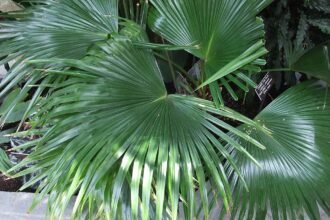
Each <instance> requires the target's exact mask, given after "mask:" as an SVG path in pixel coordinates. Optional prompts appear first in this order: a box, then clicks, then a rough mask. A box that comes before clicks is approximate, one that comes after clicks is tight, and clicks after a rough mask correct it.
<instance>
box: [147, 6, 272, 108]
mask: <svg viewBox="0 0 330 220" xmlns="http://www.w3.org/2000/svg"><path fill="white" fill-rule="evenodd" d="M270 2H271V1H270V0H258V1H236V0H234V1H232V0H221V1H218V0H203V1H202V0H197V1H190V0H184V1H174V0H170V1H162V0H152V1H151V3H152V4H153V5H154V7H155V9H154V10H151V13H150V18H149V25H150V27H151V29H153V30H154V31H156V32H157V33H159V34H160V35H161V36H162V37H164V38H165V39H166V40H168V41H169V42H171V43H173V44H175V45H191V44H196V45H198V48H197V49H192V50H188V51H189V52H190V53H192V54H193V55H195V56H197V57H199V58H201V59H202V60H204V62H205V73H203V74H205V76H206V77H207V78H211V79H210V80H208V81H206V83H207V84H209V83H211V82H214V81H216V80H218V79H220V81H221V83H222V84H224V85H225V87H226V88H227V89H228V86H229V85H228V83H226V81H227V79H226V78H224V77H225V76H227V75H228V74H230V73H232V72H235V71H237V70H239V69H240V68H243V67H246V68H245V70H247V72H249V71H250V72H254V71H253V70H256V68H255V67H252V66H250V67H249V65H248V64H251V63H252V62H253V61H255V60H256V59H257V58H259V57H261V56H262V55H264V54H265V53H266V50H265V49H264V48H263V43H262V42H260V40H261V39H263V37H264V36H263V34H264V30H263V23H262V21H261V20H260V19H256V15H257V14H258V13H259V12H260V11H261V10H262V9H263V8H264V7H265V6H266V5H267V4H269V3H270ZM234 61H235V62H234ZM257 71H258V68H257ZM234 76H235V75H234ZM203 85H205V84H203ZM226 85H228V86H226ZM229 90H230V89H229ZM211 91H212V94H213V98H214V100H215V101H216V102H217V103H218V102H219V101H221V100H222V98H221V92H220V90H219V86H218V84H217V83H213V84H211Z"/></svg>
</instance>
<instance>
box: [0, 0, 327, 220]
mask: <svg viewBox="0 0 330 220" xmlns="http://www.w3.org/2000/svg"><path fill="white" fill-rule="evenodd" d="M271 2H272V1H271V0H253V1H251V0H181V1H177V0H166V1H165V0H150V1H144V0H143V1H142V0H141V1H136V2H134V1H121V0H44V1H33V0H30V1H24V3H23V2H22V4H24V6H25V7H26V9H25V10H24V11H21V12H13V13H9V14H4V15H3V16H4V17H5V18H7V19H5V20H3V21H1V22H0V57H3V59H1V61H0V64H5V63H8V62H11V63H13V65H12V66H11V69H10V70H9V71H8V73H7V75H6V77H5V78H4V79H3V80H2V81H1V83H0V97H1V98H3V103H2V106H1V108H0V123H1V124H2V125H3V126H5V125H7V124H8V123H15V122H17V124H16V125H17V131H16V132H13V131H12V130H11V131H10V132H8V131H5V133H3V134H4V136H3V137H4V138H8V137H15V138H18V137H29V138H28V141H26V142H25V143H23V144H21V145H19V146H16V147H15V148H14V149H11V150H17V151H19V150H25V149H28V150H29V151H31V153H30V154H29V155H28V156H27V157H26V158H25V159H24V160H23V161H21V162H19V163H17V164H13V163H12V162H11V161H10V160H9V159H8V157H7V155H6V153H5V152H4V151H2V150H0V171H1V172H3V173H5V174H6V175H8V176H11V177H18V176H24V175H26V174H34V177H33V178H32V179H31V180H30V181H29V182H28V183H26V184H25V185H24V186H23V187H22V189H24V188H27V187H29V186H31V185H33V184H35V183H37V182H39V187H38V190H37V195H36V200H35V203H34V204H33V205H32V208H33V207H34V206H35V205H36V204H37V203H38V202H39V201H40V200H41V199H42V198H44V197H45V196H46V195H49V202H48V205H49V213H48V214H49V217H50V218H53V219H60V218H62V216H63V214H64V211H65V208H66V206H67V205H68V203H69V201H70V200H71V199H72V198H73V197H74V196H77V199H76V201H75V206H74V209H73V213H72V218H73V219H81V218H87V219H111V220H112V219H199V218H204V219H211V218H212V216H214V214H218V215H219V216H220V217H223V216H224V215H225V214H230V215H231V218H232V219H234V218H236V217H238V218H240V219H242V218H243V217H247V218H248V219H265V218H266V215H267V212H268V211H270V212H271V214H272V216H273V218H274V219H296V218H304V216H305V217H306V215H307V216H308V217H309V218H311V219H319V218H320V213H319V207H320V208H322V209H323V210H324V211H325V212H327V213H328V214H329V213H330V206H329V205H330V200H329V198H330V191H329V187H328V183H329V182H330V168H329V166H328V165H329V162H330V149H329V146H328V145H329V142H330V137H329V131H330V108H329V104H330V96H328V86H327V84H326V83H327V82H329V81H330V52H329V49H328V47H329V43H324V44H320V45H319V46H316V47H314V46H315V45H312V44H310V45H309V46H308V47H304V46H302V45H304V44H305V43H306V42H309V35H306V33H307V26H308V24H310V25H313V26H317V27H319V28H320V29H321V31H324V32H325V35H324V36H327V35H326V32H327V30H326V27H323V26H322V24H324V22H326V21H323V20H322V21H316V20H315V19H316V18H314V17H313V18H312V16H313V13H312V14H311V15H310V16H311V17H308V16H307V15H306V14H304V13H303V12H301V18H300V19H299V21H293V23H294V22H296V23H297V24H298V25H297V28H296V29H295V30H294V31H293V32H294V33H289V34H288V33H286V31H291V29H290V28H289V23H290V22H291V19H290V18H291V16H289V17H288V16H286V17H283V18H282V19H283V20H281V21H279V23H274V24H273V25H275V26H276V25H278V27H280V29H278V32H279V33H277V34H276V35H274V36H275V37H276V40H277V41H273V42H275V43H274V44H267V47H269V48H268V49H269V50H270V56H269V57H270V58H269V57H268V60H269V59H270V60H271V62H268V66H267V68H274V66H275V67H276V65H277V64H278V65H279V66H278V67H279V68H281V69H283V68H284V69H285V70H281V71H285V72H286V76H288V77H289V78H290V79H293V80H294V82H293V83H292V84H291V83H287V84H286V86H287V87H288V85H294V84H296V83H297V82H296V77H295V74H294V72H300V73H301V74H307V75H308V78H309V79H310V80H306V82H303V83H301V84H299V85H297V86H293V87H292V88H290V89H289V90H287V91H286V92H284V93H283V94H281V95H280V96H279V97H278V98H277V99H275V100H273V101H272V102H271V103H270V104H269V105H268V107H266V108H265V109H263V110H262V111H260V112H258V113H257V116H256V117H255V118H253V119H252V118H249V117H247V116H244V115H243V114H242V113H238V112H237V111H235V110H233V109H232V108H231V107H234V106H228V103H232V100H235V101H239V102H245V101H246V98H247V94H248V93H249V91H253V88H255V87H256V86H257V84H256V83H257V82H256V80H255V79H256V78H258V77H257V76H258V75H261V72H263V71H264V70H263V69H264V68H265V67H264V65H266V64H267V62H266V60H267V59H266V58H267V57H266V54H267V53H268V51H267V49H266V46H265V36H264V34H265V29H264V22H263V20H262V19H261V18H260V17H258V16H259V15H260V13H261V12H262V11H263V10H264V9H265V8H266V7H267V6H269V4H270V3H271ZM283 2H284V1H278V2H277V3H276V4H278V5H279V6H277V7H278V10H283V7H282V6H283V5H282V4H284V3H283ZM273 4H275V3H273ZM302 4H305V5H303V6H302V7H306V8H311V9H312V10H322V11H324V13H328V11H327V7H328V5H327V3H326V2H324V1H321V0H320V1H318V3H317V2H316V1H315V2H313V3H310V4H309V2H303V3H302ZM270 7H272V6H270ZM284 8H285V7H284ZM266 10H268V9H266ZM264 13H265V14H266V15H264V16H265V17H267V12H264ZM276 13H277V14H276V16H279V15H280V14H281V13H280V12H279V11H276ZM266 21H267V19H266ZM268 22H271V20H268ZM317 22H319V23H317ZM290 24H291V23H290ZM267 25H270V23H268V24H267ZM267 27H268V28H267V29H269V26H267ZM267 29H266V30H267ZM282 34H283V36H282ZM279 36H280V37H279ZM285 37H288V38H285ZM274 57H277V59H278V62H275V64H274V63H272V61H273V60H276V58H274ZM284 60H285V61H284ZM197 61H198V64H197V65H195V63H196V62H197ZM196 66H198V68H197V69H198V70H196ZM191 68H193V69H195V71H189V70H191ZM276 71H279V70H276ZM305 78H306V79H307V77H305ZM315 78H319V79H322V80H324V82H325V83H321V82H319V81H317V80H315ZM280 80H282V79H280ZM278 84H279V86H278V88H281V89H282V88H283V87H282V81H280V83H278ZM325 84H326V85H325ZM281 89H278V93H280V91H281ZM252 104H253V103H252ZM239 110H241V109H239ZM248 111H249V110H248ZM251 111H255V109H251ZM249 116H250V114H249ZM233 121H234V122H233ZM26 123H27V124H28V125H29V126H27V127H26V128H23V127H24V126H23V125H24V124H26ZM8 133H11V135H9V136H8ZM5 141H6V140H5ZM198 198H200V201H201V202H196V201H197V200H198ZM218 201H220V204H221V206H222V211H221V212H220V213H219V212H218V209H219V206H218V205H217V204H218Z"/></svg>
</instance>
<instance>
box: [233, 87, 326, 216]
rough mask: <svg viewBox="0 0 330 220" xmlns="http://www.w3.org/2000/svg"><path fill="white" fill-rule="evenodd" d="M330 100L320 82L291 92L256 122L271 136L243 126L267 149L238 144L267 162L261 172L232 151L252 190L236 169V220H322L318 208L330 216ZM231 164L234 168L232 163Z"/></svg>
mask: <svg viewBox="0 0 330 220" xmlns="http://www.w3.org/2000/svg"><path fill="white" fill-rule="evenodd" d="M329 104H330V97H329V96H328V94H327V91H326V89H325V88H324V87H322V86H320V85H319V84H317V83H310V82H309V83H305V84H302V85H299V86H296V87H294V88H292V89H289V90H288V91H286V92H285V93H284V94H283V95H281V96H280V97H279V98H278V99H276V100H275V101H274V102H272V103H271V104H270V105H269V106H268V107H267V108H266V109H264V110H263V111H262V112H261V113H260V114H259V115H258V116H257V117H256V119H255V121H256V122H258V123H260V124H261V125H263V126H265V127H266V128H267V129H269V130H270V131H271V134H269V135H268V134H265V133H264V132H262V131H260V130H257V129H253V128H251V127H248V126H242V127H241V130H242V131H244V132H246V133H248V134H249V135H250V136H251V137H253V138H255V139H257V140H259V141H260V142H261V143H263V144H264V145H265V146H266V147H267V150H265V151H260V150H257V149H255V148H251V147H250V144H248V143H246V142H245V141H243V140H239V141H240V142H241V141H242V142H241V144H242V145H244V146H246V147H247V150H249V152H251V153H252V155H253V156H254V157H255V158H257V159H258V161H259V162H260V163H261V164H262V169H260V168H259V167H256V166H255V165H254V164H252V163H250V161H248V160H246V159H245V158H244V157H242V155H241V154H240V153H237V152H236V150H234V149H232V147H230V146H229V147H228V150H229V151H231V155H232V156H233V158H234V161H235V162H236V163H237V164H239V169H240V171H241V173H242V175H243V176H244V179H245V180H246V182H247V184H248V187H249V192H247V191H246V190H245V189H244V188H243V186H242V184H241V183H240V181H239V180H238V178H237V175H236V174H234V173H233V169H232V168H231V167H227V172H228V174H229V175H230V176H231V184H232V185H233V187H234V207H235V208H234V210H233V212H232V218H233V219H234V218H235V217H240V218H243V217H244V216H245V217H247V219H265V217H266V214H267V212H268V210H271V214H272V216H273V219H300V217H303V216H304V214H305V213H306V214H307V215H308V217H309V218H310V219H320V214H319V207H318V206H320V207H321V208H323V209H324V210H325V211H326V212H327V213H328V215H329V214H330V200H329V198H330V191H329V182H330V168H329V163H330V148H329V143H330V136H329V131H330V106H329ZM228 165H229V164H228Z"/></svg>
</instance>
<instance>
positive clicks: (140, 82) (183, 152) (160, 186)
mask: <svg viewBox="0 0 330 220" xmlns="http://www.w3.org/2000/svg"><path fill="white" fill-rule="evenodd" d="M136 31H137V30H136V29H135V30H133V31H132V27H130V28H126V29H124V30H123V31H122V32H121V34H125V35H126V36H130V37H131V38H132V37H134V36H136V37H137V36H140V35H136V33H137V32H136ZM137 38H138V39H140V40H142V39H145V37H143V38H141V37H137ZM97 47H98V49H95V48H94V49H93V50H92V51H91V54H90V56H87V57H86V58H85V59H84V60H83V61H79V60H71V59H70V60H62V59H61V60H50V61H35V62H37V63H40V62H55V61H56V62H57V63H58V64H64V65H66V66H72V67H75V68H78V69H80V70H79V71H72V70H67V71H51V70H49V74H55V75H58V74H61V75H63V74H64V75H68V76H70V78H69V79H68V80H66V81H64V82H62V83H61V84H59V85H57V88H58V89H57V90H56V91H54V93H53V94H52V95H51V96H50V97H49V98H48V99H47V103H44V104H43V105H41V107H40V111H39V112H38V114H37V115H36V121H35V123H36V125H37V126H48V127H50V128H49V129H48V131H46V132H45V133H44V134H43V135H42V138H41V139H40V140H38V141H36V143H37V145H36V147H35V148H34V152H33V153H32V154H31V155H30V156H29V157H28V158H27V159H26V160H25V162H23V163H21V164H20V165H18V167H15V168H13V170H15V169H17V168H19V167H22V166H24V165H25V164H27V163H32V164H34V165H33V166H32V168H31V169H28V170H25V171H23V172H21V173H20V174H18V175H22V174H25V173H28V172H32V171H33V172H35V171H36V170H42V171H43V172H42V173H41V174H40V175H39V176H38V177H36V178H35V179H34V180H32V182H31V183H34V182H35V181H37V180H43V181H44V182H43V184H42V186H41V187H40V190H41V191H42V193H41V196H43V195H45V194H46V193H50V208H51V210H52V214H53V215H54V216H61V214H62V213H63V211H64V210H65V209H64V208H65V205H66V204H67V203H68V201H69V199H70V198H71V197H72V196H73V195H74V193H75V192H76V191H78V192H79V194H78V198H77V201H76V206H75V209H74V215H75V217H79V216H81V214H82V211H83V210H84V208H86V207H87V208H88V211H89V212H90V214H91V215H92V216H93V215H97V213H101V214H102V215H104V217H105V218H108V219H114V218H115V217H118V216H121V215H122V212H123V210H120V209H118V207H122V206H125V207H127V206H130V207H131V208H130V210H131V213H132V218H133V219H136V218H137V217H138V215H139V213H140V214H141V217H142V219H149V217H150V215H151V214H152V213H153V212H152V211H151V210H153V208H152V206H153V205H154V206H155V214H156V216H155V217H154V218H156V219H162V217H163V215H164V214H165V212H164V208H165V207H168V209H169V210H170V212H169V214H170V215H171V218H172V219H177V215H178V204H179V199H181V200H182V201H184V204H185V205H184V207H185V208H184V209H185V213H184V215H185V218H187V219H192V218H193V217H194V216H195V215H196V207H195V197H196V192H195V188H196V187H200V188H201V189H206V188H205V182H206V178H208V179H209V180H210V181H212V183H213V184H214V186H213V187H214V190H215V192H216V194H218V195H222V197H223V199H224V201H225V204H226V205H227V206H229V204H230V203H231V199H230V198H231V194H230V186H229V185H228V181H227V178H226V175H225V173H224V169H223V167H222V164H221V159H220V157H219V156H217V153H220V154H221V155H223V156H224V157H225V158H227V159H228V160H229V161H231V157H229V154H228V153H227V152H226V150H225V149H224V146H223V145H222V144H221V143H220V142H219V141H217V138H216V137H218V136H219V137H221V138H222V139H223V140H224V141H225V142H227V143H231V144H233V145H234V146H235V149H237V150H238V151H240V152H242V153H243V154H245V155H246V156H248V157H250V155H249V153H248V152H247V151H245V149H244V148H243V147H242V146H241V145H240V144H238V143H236V142H233V141H232V139H230V137H229V136H228V135H227V134H226V133H225V132H224V131H222V129H225V130H229V131H232V132H233V133H235V134H237V135H239V136H240V137H242V138H243V139H245V140H247V141H249V142H251V143H253V144H255V145H256V146H259V147H261V148H263V145H260V144H259V143H258V142H256V141H254V140H253V139H251V138H250V137H249V136H248V135H246V134H244V133H243V132H240V131H238V130H237V129H235V128H233V127H231V126H230V125H228V124H226V123H224V122H222V121H221V120H219V119H217V118H216V116H225V117H230V118H233V119H236V120H240V121H242V122H245V123H248V124H250V125H251V126H255V123H254V122H252V121H251V120H249V119H247V118H245V117H243V116H241V115H239V114H237V113H235V112H233V111H231V110H229V109H226V108H222V109H220V110H217V109H216V108H214V107H213V104H212V103H211V102H208V101H204V100H200V99H196V98H193V97H187V96H178V95H167V92H166V89H165V86H164V83H163V80H162V78H161V74H160V71H159V69H158V66H157V64H156V60H155V59H154V57H153V56H152V53H151V52H150V51H149V50H141V49H135V48H134V47H133V46H132V44H131V41H130V40H129V39H128V38H127V37H124V36H121V37H114V38H113V39H112V40H110V41H108V42H107V43H102V44H98V46H97ZM207 112H210V113H212V114H210V113H207ZM32 144H33V143H32ZM28 146H31V143H29V144H28V145H27V147H28ZM20 147H25V146H20ZM250 158H251V159H252V160H253V158H252V157H250ZM232 165H233V167H234V169H235V164H232ZM238 175H240V174H238ZM59 179H61V181H60V182H58V180H59ZM28 185H29V184H28ZM127 188H128V189H129V191H126V193H127V196H124V197H121V195H122V193H123V190H124V189H125V190H127ZM202 198H203V206H204V210H205V215H206V216H208V208H209V207H208V195H207V192H206V191H205V190H203V192H202ZM119 204H123V205H119ZM139 210H140V211H139Z"/></svg>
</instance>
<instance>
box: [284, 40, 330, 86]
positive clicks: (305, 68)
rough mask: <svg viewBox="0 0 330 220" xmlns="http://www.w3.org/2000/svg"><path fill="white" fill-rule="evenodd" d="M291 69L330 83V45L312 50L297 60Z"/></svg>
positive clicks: (326, 44)
mask: <svg viewBox="0 0 330 220" xmlns="http://www.w3.org/2000/svg"><path fill="white" fill-rule="evenodd" d="M290 69H292V70H294V71H299V72H302V73H306V74H308V75H310V76H313V77H316V78H319V79H322V80H325V81H326V82H327V83H329V82H330V43H329V42H328V43H325V44H323V45H319V46H316V47H314V48H311V49H309V50H307V51H305V52H304V53H303V55H302V56H300V57H299V58H297V59H296V60H295V61H294V62H293V63H292V64H291V66H290Z"/></svg>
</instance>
